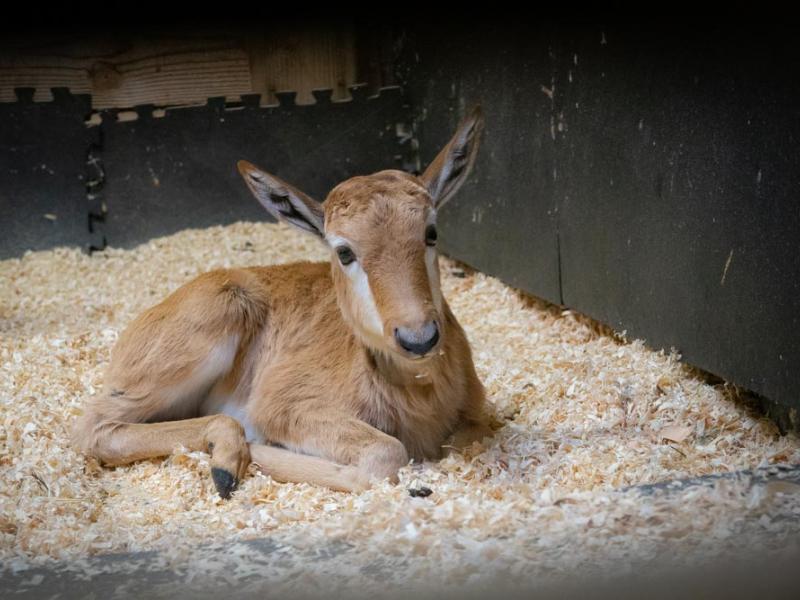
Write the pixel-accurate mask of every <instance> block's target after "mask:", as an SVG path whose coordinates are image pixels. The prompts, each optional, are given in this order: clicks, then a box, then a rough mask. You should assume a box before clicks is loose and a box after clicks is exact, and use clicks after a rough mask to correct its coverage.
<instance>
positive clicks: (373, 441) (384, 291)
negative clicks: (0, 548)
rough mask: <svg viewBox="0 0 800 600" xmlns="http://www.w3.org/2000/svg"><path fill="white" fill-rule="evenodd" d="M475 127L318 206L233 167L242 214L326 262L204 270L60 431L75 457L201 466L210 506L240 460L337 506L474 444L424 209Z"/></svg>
mask: <svg viewBox="0 0 800 600" xmlns="http://www.w3.org/2000/svg"><path fill="white" fill-rule="evenodd" d="M482 125H483V120H482V116H481V113H480V110H479V109H475V110H474V111H473V112H472V114H471V115H470V116H468V117H467V118H466V119H465V120H464V121H463V122H462V123H461V125H460V126H459V128H458V131H457V132H456V134H455V136H454V137H453V139H452V140H451V141H450V142H449V143H448V145H447V146H446V147H445V148H444V149H443V150H442V151H441V152H440V153H439V155H438V156H437V157H436V159H435V160H434V161H433V163H432V164H431V165H430V166H429V167H428V168H427V170H426V171H425V172H424V174H423V175H422V176H421V177H415V176H412V175H409V174H407V173H404V172H402V171H394V170H389V171H381V172H379V173H375V174H374V175H369V176H365V177H353V178H352V179H348V180H347V181H345V182H343V183H341V184H339V185H338V186H336V187H335V188H334V189H333V190H332V191H331V192H330V194H329V195H328V197H327V199H326V201H325V202H324V204H320V203H318V202H316V201H315V200H313V199H311V198H310V197H308V196H307V195H306V194H304V193H303V192H301V191H300V190H298V189H296V188H294V187H292V186H291V185H289V184H287V183H285V182H284V181H282V180H280V179H278V178H277V177H275V176H273V175H270V174H269V173H265V172H264V171H261V170H260V169H258V168H256V167H255V166H253V165H252V164H250V163H248V162H245V161H241V162H239V165H238V166H239V171H240V173H241V174H242V177H244V180H245V182H246V183H247V185H248V187H249V188H250V190H251V191H252V192H253V194H254V195H255V197H256V198H257V199H258V201H259V202H261V204H263V205H264V207H265V208H266V209H267V210H268V211H269V212H270V213H271V214H272V215H274V216H275V217H277V218H278V219H281V220H283V221H286V222H287V223H290V224H292V225H294V226H296V227H298V228H300V229H302V230H304V231H306V232H308V233H310V234H311V235H314V236H317V237H318V238H319V239H320V240H321V241H322V242H323V243H325V244H327V246H328V247H329V248H330V252H331V261H330V263H327V262H326V263H309V262H301V263H295V264H287V265H277V266H271V267H251V268H242V269H219V270H216V271H211V272H209V273H205V274H203V275H200V276H199V277H197V278H196V279H194V280H193V281H190V282H189V283H187V284H185V285H184V286H183V287H181V288H179V289H178V290H177V291H175V292H174V293H173V294H171V295H170V296H168V297H167V298H166V299H165V300H164V301H163V302H161V303H160V304H158V305H156V306H154V307H152V308H150V309H149V310H147V311H146V312H144V314H142V315H140V316H139V317H138V318H137V319H135V320H134V321H133V322H132V323H131V324H130V325H129V326H128V328H127V329H126V330H125V331H124V332H123V333H122V335H121V336H120V338H119V340H118V342H117V344H116V346H115V347H114V350H113V352H112V357H111V364H110V365H109V367H108V371H107V373H106V380H105V386H104V389H103V392H102V393H101V394H100V395H99V396H98V397H97V398H93V399H91V400H90V401H89V402H88V403H87V406H86V409H85V411H84V414H83V415H82V416H81V417H80V418H79V420H78V422H77V423H76V425H75V428H74V432H73V436H74V442H75V444H76V445H77V447H79V448H80V449H81V450H82V451H83V452H85V453H86V454H88V455H91V456H94V457H96V458H97V459H98V460H100V461H101V462H102V463H104V464H107V465H121V464H125V463H130V462H132V461H136V460H140V459H145V458H153V457H158V456H165V455H168V454H170V453H171V452H172V451H173V450H174V449H175V448H176V447H177V446H178V445H183V446H184V447H186V448H188V449H189V450H203V451H208V452H209V453H210V454H211V476H212V479H213V481H214V484H215V486H216V488H217V491H218V492H219V494H220V495H221V496H222V497H223V498H226V497H228V496H229V495H230V493H231V491H232V490H233V489H235V487H236V485H237V484H238V482H239V480H241V479H242V477H243V476H244V474H245V471H246V469H247V466H248V465H249V464H250V462H251V460H252V461H253V462H254V463H256V464H257V465H258V467H259V468H260V469H261V470H262V471H263V472H265V473H268V474H269V475H271V476H272V477H273V478H274V479H276V480H277V481H283V482H308V483H312V484H318V485H323V486H328V487H331V488H333V489H338V490H345V491H355V490H361V489H364V488H365V487H367V486H368V485H369V484H370V483H371V482H372V481H374V480H381V479H383V478H386V477H388V478H390V479H391V480H392V481H393V482H396V481H397V472H398V470H399V469H400V468H401V467H403V466H405V465H406V464H407V463H408V461H409V458H414V459H415V460H421V459H424V458H437V457H439V456H441V451H442V446H443V445H444V444H446V443H447V442H449V443H450V444H452V445H455V446H464V445H467V444H469V443H471V442H472V441H473V440H476V439H480V438H482V437H483V436H484V435H490V433H491V430H490V429H489V427H488V422H487V415H486V413H485V395H484V390H483V386H482V385H481V382H480V381H479V379H478V377H477V375H476V373H475V367H474V366H473V363H472V355H471V353H470V348H469V344H468V342H467V338H466V336H465V335H464V331H463V330H462V328H461V326H460V325H459V324H458V321H456V318H455V316H453V313H452V312H451V311H450V308H449V306H448V305H447V302H446V301H445V299H444V298H443V297H442V291H441V287H440V284H439V265H438V259H437V252H436V238H437V234H436V210H437V208H439V207H440V206H442V205H443V204H444V203H445V202H447V201H448V200H449V199H450V198H451V197H452V196H453V194H455V192H456V191H457V190H458V188H459V186H460V185H461V184H462V183H463V182H464V180H465V178H466V177H467V175H468V173H469V171H470V168H471V167H472V163H473V162H474V160H475V154H476V152H477V149H478V142H479V137H480V132H481V129H482Z"/></svg>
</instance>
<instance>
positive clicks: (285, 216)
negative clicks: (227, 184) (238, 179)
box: [236, 160, 325, 238]
mask: <svg viewBox="0 0 800 600" xmlns="http://www.w3.org/2000/svg"><path fill="white" fill-rule="evenodd" d="M236 166H237V167H238V168H239V173H241V175H242V177H243V178H244V182H245V183H246V184H247V187H249V188H250V191H251V192H253V195H254V196H255V197H256V200H258V201H259V202H260V203H261V205H262V206H263V207H264V208H266V209H267V211H268V212H269V213H270V214H271V215H272V216H273V217H275V218H276V219H278V220H280V221H286V222H287V223H289V224H291V225H294V226H295V227H298V228H300V229H302V230H303V231H308V232H309V233H313V234H314V235H316V236H319V237H321V238H325V211H324V210H323V208H322V205H321V204H320V203H319V202H317V201H316V200H314V199H313V198H311V197H310V196H307V195H306V194H304V193H303V192H301V191H300V190H298V189H297V188H296V187H293V186H291V185H289V184H288V183H286V182H285V181H283V180H282V179H278V178H277V177H275V175H270V174H269V173H267V172H266V171H262V170H261V169H259V168H258V167H256V166H255V165H253V164H251V163H249V162H247V161H246V160H240V161H239V162H238V163H237V164H236Z"/></svg>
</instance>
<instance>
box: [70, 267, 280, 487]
mask: <svg viewBox="0 0 800 600" xmlns="http://www.w3.org/2000/svg"><path fill="white" fill-rule="evenodd" d="M258 286H259V282H258V280H257V278H255V276H254V275H253V274H251V273H249V272H247V271H242V270H220V271H211V272H210V273H206V274H204V275H201V276H200V277H198V278H196V279H195V280H193V281H191V282H190V283H188V284H186V285H185V286H183V287H182V288H179V289H178V290H177V291H175V292H174V293H173V294H172V295H171V296H169V297H168V298H167V299H166V300H164V301H163V302H162V303H160V304H158V305H156V306H154V307H152V308H150V309H149V310H147V311H145V312H144V313H143V314H142V315H141V316H139V317H138V318H137V319H136V320H134V321H133V323H131V324H130V325H129V326H128V328H127V329H126V330H125V331H124V332H123V333H122V335H121V336H120V339H119V341H118V342H117V345H116V346H115V348H114V350H113V352H112V357H111V364H110V365H109V368H108V371H107V372H106V382H105V389H104V392H103V395H102V396H100V397H99V398H97V399H93V400H91V401H90V402H89V404H88V405H87V407H86V412H85V414H84V415H83V416H82V417H81V418H80V419H79V421H78V423H77V424H76V427H75V429H74V431H73V440H74V443H75V445H76V446H78V447H79V448H80V449H81V450H83V451H84V452H85V453H86V454H89V455H91V456H95V457H96V458H98V459H99V460H100V461H102V462H104V463H106V464H110V465H120V464H126V463H130V462H133V461H136V460H141V459H144V458H153V457H159V456H165V455H168V454H170V453H171V452H172V451H173V450H174V448H175V447H176V446H178V445H183V446H185V447H186V448H188V449H190V450H203V451H208V452H210V453H211V459H212V460H211V466H212V469H211V472H212V478H213V480H214V483H215V485H216V487H217V490H218V491H219V493H220V495H221V496H223V497H227V496H229V495H230V492H231V490H232V489H233V488H234V487H235V486H236V484H237V483H238V480H239V479H241V478H242V476H243V475H244V473H245V470H246V469H247V466H248V464H249V463H250V453H249V449H248V446H247V442H246V440H245V435H244V430H243V428H242V426H241V425H240V424H239V423H238V422H237V421H236V420H235V419H233V418H231V417H229V416H226V415H211V416H201V415H200V414H199V407H200V405H201V403H202V400H203V398H204V397H205V396H206V395H207V393H208V392H209V390H210V389H211V388H212V387H213V386H214V385H215V384H217V383H218V382H220V381H221V380H223V379H224V378H225V377H227V376H229V375H230V374H231V373H232V370H233V369H234V368H235V366H234V363H235V359H236V356H237V354H238V353H240V352H242V351H243V350H242V349H243V348H244V347H245V346H246V344H247V342H248V340H249V336H252V335H253V333H254V332H255V331H257V330H258V328H259V327H260V326H261V324H262V323H263V320H264V318H265V314H266V307H265V306H264V305H263V303H262V302H260V301H259V300H258V299H259V298H261V297H263V293H261V292H260V291H259V289H257V288H258Z"/></svg>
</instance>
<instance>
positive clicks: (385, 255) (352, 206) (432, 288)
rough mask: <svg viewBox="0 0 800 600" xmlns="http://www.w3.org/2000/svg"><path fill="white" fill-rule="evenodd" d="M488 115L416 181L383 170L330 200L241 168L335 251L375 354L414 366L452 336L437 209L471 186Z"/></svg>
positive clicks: (266, 198) (346, 302)
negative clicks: (319, 199) (441, 268)
mask: <svg viewBox="0 0 800 600" xmlns="http://www.w3.org/2000/svg"><path fill="white" fill-rule="evenodd" d="M482 127H483V117H482V115H481V111H480V108H476V109H474V110H473V111H472V113H471V114H470V115H469V116H468V117H467V118H466V119H464V121H462V122H461V124H460V125H459V127H458V130H457V131H456V133H455V135H454V136H453V138H452V139H451V140H450V142H449V143H448V144H447V146H445V147H444V149H443V150H442V151H441V152H440V153H439V155H438V156H437V157H436V158H435V159H434V161H433V162H432V163H431V164H430V166H428V168H427V169H426V170H425V172H424V173H423V174H422V175H421V176H419V177H416V176H414V175H409V174H408V173H404V172H402V171H395V170H388V171H380V172H378V173H375V174H373V175H366V176H360V177H353V178H351V179H348V180H347V181H344V182H342V183H340V184H339V185H337V186H336V187H335V188H334V189H333V190H331V192H330V193H329V194H328V197H327V198H326V200H325V202H324V203H319V202H317V201H315V200H313V199H312V198H310V197H309V196H308V195H306V194H304V193H303V192H301V191H300V190H298V189H297V188H295V187H293V186H291V185H289V184H288V183H286V182H284V181H282V180H281V179H278V178H277V177H275V176H274V175H270V174H269V173H266V172H264V171H262V170H260V169H258V168H257V167H255V166H254V165H252V164H250V163H248V162H246V161H240V162H239V163H238V167H239V172H240V173H241V174H242V176H243V177H244V180H245V182H246V183H247V185H248V187H249V188H250V190H251V191H252V192H253V194H254V195H255V197H256V198H257V199H258V201H259V202H261V204H262V205H263V206H264V207H265V208H266V209H267V210H268V211H269V212H270V213H271V214H272V215H273V216H275V217H277V218H278V219H281V220H283V221H285V222H287V223H291V224H292V225H294V226H296V227H299V228H300V229H302V230H304V231H307V232H309V233H311V234H313V235H316V236H318V237H319V238H320V239H321V240H322V241H323V242H324V243H326V244H327V245H328V246H329V247H330V250H331V263H332V265H331V269H332V275H333V281H334V285H335V288H336V293H337V298H338V303H339V307H340V309H341V311H342V315H343V316H344V318H345V320H346V321H347V322H348V324H349V325H350V326H351V327H352V329H353V331H354V332H355V333H356V335H357V336H358V337H359V338H360V339H361V340H362V341H363V342H364V343H365V344H367V345H368V346H369V347H371V348H372V349H374V350H378V351H381V352H386V353H391V354H393V355H395V356H399V357H401V358H403V359H405V360H422V359H425V358H427V357H430V356H432V355H434V354H435V353H436V352H437V351H438V349H439V347H440V345H441V343H442V340H443V339H444V336H445V335H446V333H447V332H446V331H445V330H444V318H443V313H442V292H441V288H440V285H439V264H438V259H437V252H436V241H437V232H436V211H437V209H438V208H440V207H441V206H442V205H443V204H444V203H445V202H447V201H448V200H450V198H452V197H453V195H454V194H455V193H456V191H457V190H458V188H459V187H460V186H461V184H462V183H463V182H464V180H465V179H466V177H467V175H468V174H469V171H470V169H471V167H472V164H473V162H474V160H475V156H476V153H477V150H478V142H479V139H480V132H481V130H482Z"/></svg>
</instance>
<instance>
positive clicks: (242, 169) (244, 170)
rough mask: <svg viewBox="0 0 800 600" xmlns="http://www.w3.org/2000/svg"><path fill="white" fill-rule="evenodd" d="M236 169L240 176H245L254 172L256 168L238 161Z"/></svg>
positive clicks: (251, 164)
mask: <svg viewBox="0 0 800 600" xmlns="http://www.w3.org/2000/svg"><path fill="white" fill-rule="evenodd" d="M236 168H237V169H239V173H241V174H242V176H247V175H249V174H250V173H252V172H253V171H254V170H255V168H256V166H255V165H254V164H253V163H250V162H248V161H246V160H240V161H239V162H237V163H236Z"/></svg>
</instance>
